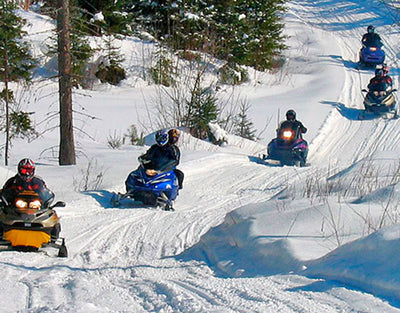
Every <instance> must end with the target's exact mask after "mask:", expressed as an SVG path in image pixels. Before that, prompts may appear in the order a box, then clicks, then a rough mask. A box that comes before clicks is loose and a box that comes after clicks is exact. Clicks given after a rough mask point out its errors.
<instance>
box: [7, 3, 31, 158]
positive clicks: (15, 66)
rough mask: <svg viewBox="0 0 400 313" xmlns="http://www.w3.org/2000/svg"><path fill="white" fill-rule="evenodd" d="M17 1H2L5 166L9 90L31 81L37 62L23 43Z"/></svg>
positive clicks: (10, 94) (8, 132)
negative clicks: (18, 83) (13, 85)
mask: <svg viewBox="0 0 400 313" xmlns="http://www.w3.org/2000/svg"><path fill="white" fill-rule="evenodd" d="M16 10H17V4H16V2H15V1H0V16H1V19H0V81H1V82H3V83H4V85H5V88H4V90H3V92H2V95H3V96H2V99H3V100H4V101H5V108H6V123H5V124H6V127H5V131H6V145H5V165H7V164H8V150H9V144H10V103H11V102H12V100H13V97H12V92H11V90H10V89H9V83H10V82H13V81H14V82H16V81H29V80H30V78H31V72H30V71H31V69H32V68H33V67H34V64H35V61H34V59H33V58H32V56H31V55H30V53H29V47H28V45H27V43H26V42H24V41H23V35H24V32H23V30H22V27H23V25H24V23H25V21H24V20H23V19H22V18H21V17H20V16H18V15H16V14H15V11H16Z"/></svg>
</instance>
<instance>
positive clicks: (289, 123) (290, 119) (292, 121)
mask: <svg viewBox="0 0 400 313" xmlns="http://www.w3.org/2000/svg"><path fill="white" fill-rule="evenodd" d="M285 128H291V129H294V130H297V129H298V130H299V131H300V132H299V137H301V134H305V133H306V132H307V128H306V127H304V125H303V123H302V122H300V121H298V120H296V112H295V111H294V110H292V109H291V110H288V111H287V112H286V121H283V122H281V124H280V125H279V128H278V129H277V132H278V135H279V131H280V130H281V129H285Z"/></svg>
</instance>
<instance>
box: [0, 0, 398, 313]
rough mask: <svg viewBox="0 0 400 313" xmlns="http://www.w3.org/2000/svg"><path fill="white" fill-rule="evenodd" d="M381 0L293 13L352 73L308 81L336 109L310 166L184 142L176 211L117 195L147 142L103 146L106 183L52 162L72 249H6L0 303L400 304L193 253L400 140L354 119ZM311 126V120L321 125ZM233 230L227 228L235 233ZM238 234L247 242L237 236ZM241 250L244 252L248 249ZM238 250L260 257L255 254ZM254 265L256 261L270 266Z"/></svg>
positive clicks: (253, 307)
mask: <svg viewBox="0 0 400 313" xmlns="http://www.w3.org/2000/svg"><path fill="white" fill-rule="evenodd" d="M373 3H375V2H372V1H366V3H365V6H360V5H359V3H358V2H357V3H356V2H353V1H338V0H336V1H333V0H331V1H323V2H321V1H300V0H299V1H291V2H290V3H289V12H288V15H289V16H290V19H291V20H293V21H296V23H298V24H296V27H297V26H298V25H300V24H304V25H305V26H304V29H306V30H307V31H309V32H311V33H312V32H315V34H317V39H316V40H315V41H313V44H314V46H313V49H316V47H315V46H317V45H316V41H317V40H324V43H325V44H326V43H327V42H329V43H330V44H332V45H333V44H336V45H335V51H338V50H340V55H339V54H334V55H325V54H324V55H320V54H319V53H315V51H308V52H309V53H310V55H311V54H313V53H314V55H313V57H312V58H310V59H311V62H310V63H312V64H311V65H310V68H311V69H312V70H313V69H315V68H316V67H322V68H324V69H325V71H326V73H329V72H330V71H332V72H333V71H334V72H335V73H338V72H340V73H342V77H343V80H342V81H340V82H334V84H330V83H331V78H330V77H325V80H324V81H323V82H322V83H321V85H322V86H326V89H323V90H318V88H316V86H314V85H312V84H309V85H306V86H304V88H305V89H306V90H305V93H308V94H309V95H310V98H309V101H310V102H311V101H320V104H321V105H325V106H327V107H328V109H327V110H328V111H331V112H330V114H329V115H328V117H327V119H326V120H323V118H324V116H313V114H312V113H310V114H309V116H311V117H312V118H315V119H322V120H318V121H315V125H320V127H318V129H317V130H312V129H311V130H310V139H311V149H310V155H309V156H310V158H309V162H310V163H311V166H310V167H305V168H294V167H283V168H281V167H273V166H271V167H270V166H265V165H263V164H259V163H257V162H254V160H252V159H251V158H250V157H249V154H248V153H246V152H245V150H243V152H242V153H240V152H238V149H230V148H229V147H227V148H226V149H221V150H218V151H216V152H214V151H213V152H212V151H207V150H206V151H191V150H190V149H185V150H183V151H182V152H183V153H182V154H183V157H182V164H181V165H180V168H181V169H182V170H183V171H184V173H185V181H184V189H183V190H182V191H181V192H180V195H179V197H178V199H177V201H176V205H175V207H176V211H175V212H163V211H159V210H156V209H152V208H146V207H143V206H142V205H140V204H139V205H138V204H134V203H132V201H130V200H129V199H128V200H127V201H126V202H124V203H123V204H122V205H121V207H120V208H113V207H111V206H110V205H109V200H110V198H111V193H112V192H118V191H120V192H123V191H124V185H123V181H124V180H125V177H126V176H127V175H128V169H132V166H133V165H136V164H132V163H133V162H132V160H136V158H137V157H138V156H139V155H140V153H142V151H141V150H140V149H127V150H124V151H122V152H110V150H109V149H108V150H106V149H105V150H101V149H100V148H99V147H97V146H96V147H95V148H94V149H93V150H94V151H95V152H93V154H95V155H101V156H102V157H103V162H107V161H108V160H106V159H107V156H110V158H111V160H110V162H109V164H110V168H111V169H112V173H111V174H110V176H109V177H113V178H115V177H118V180H117V179H115V180H112V181H110V182H107V184H108V185H107V187H106V189H105V190H94V191H88V192H86V193H76V192H73V191H72V188H71V185H72V183H71V180H72V178H71V177H72V174H73V169H72V168H51V167H49V168H46V167H45V166H42V170H43V172H45V174H46V175H43V176H46V177H48V178H49V181H50V183H53V184H54V185H55V189H56V190H55V191H56V195H57V196H58V197H59V198H61V199H63V200H67V207H66V208H62V209H60V210H58V212H59V213H60V215H61V216H62V220H61V225H62V232H61V235H62V236H64V237H66V244H67V246H68V249H69V257H68V258H66V259H60V258H55V257H53V256H54V252H52V251H47V252H45V253H19V252H9V251H7V252H2V253H0V265H1V267H2V273H3V284H2V285H1V286H0V295H2V296H1V297H0V307H1V308H2V312H53V311H57V312H85V313H86V312H249V313H250V312H251V313H253V312H263V313H265V312H271V313H276V312H281V313H293V312H299V313H300V312H309V313H313V312H315V313H321V312H326V313H334V312H371V313H372V312H399V310H398V309H397V308H396V307H395V306H392V305H391V304H390V303H388V302H387V301H385V300H382V299H380V298H377V297H375V296H373V295H371V294H368V293H365V292H363V291H362V290H357V289H355V288H352V287H348V286H345V285H341V284H337V283H334V282H331V281H325V280H319V279H310V278H306V277H303V276H300V275H296V274H294V273H293V271H292V270H291V269H290V268H287V269H286V271H284V272H282V273H281V274H279V275H269V276H267V275H262V274H260V273H258V274H257V272H256V273H255V274H254V275H252V276H251V277H240V272H238V273H237V275H228V274H227V273H225V275H224V274H221V273H219V272H217V271H214V269H216V268H224V266H225V267H226V266H227V265H226V264H215V263H213V261H212V259H211V258H208V257H207V256H205V255H204V256H203V258H204V259H203V260H202V261H199V260H197V259H196V258H195V256H194V255H191V254H190V251H189V250H190V249H189V248H191V247H193V246H195V245H201V244H202V243H203V242H202V241H201V238H202V237H203V236H204V235H205V234H209V235H210V234H211V235H212V232H211V231H210V230H211V229H213V228H215V227H217V226H219V225H221V224H222V223H223V222H224V221H225V219H227V218H228V217H227V216H228V215H229V214H228V213H230V212H232V211H234V210H235V209H238V208H241V207H243V206H246V205H249V204H257V203H265V202H266V201H267V200H269V199H271V198H273V197H275V196H277V195H280V194H281V193H282V192H283V191H285V190H286V189H287V188H288V186H291V185H294V186H296V182H299V181H302V180H304V178H306V177H310V176H312V175H314V173H315V170H318V169H320V168H325V167H327V166H329V163H330V162H332V163H335V162H339V161H340V166H350V165H351V164H353V162H355V161H357V160H360V159H362V158H365V157H368V156H369V155H370V154H371V153H372V152H373V151H376V150H386V149H389V150H390V149H395V147H394V146H395V145H396V144H397V143H398V142H399V139H400V138H399V137H398V136H399V135H398V134H397V133H396V132H395V130H396V127H397V126H398V123H399V121H398V120H394V121H388V120H381V119H374V120H365V121H358V120H356V118H355V116H356V113H357V112H358V111H359V110H361V109H362V97H361V92H360V90H361V89H362V88H364V86H365V85H366V83H367V82H368V80H369V78H370V76H372V73H370V72H368V71H358V70H357V69H356V67H355V66H356V61H357V52H358V49H359V38H360V36H361V33H359V31H360V23H361V22H360V18H367V17H368V18H369V16H370V15H371V17H373V14H372V13H368V12H370V8H368V6H369V5H371V4H373ZM350 8H352V10H349V9H350ZM376 21H378V19H377V20H376ZM324 35H326V37H327V39H326V38H323V36H324ZM383 35H385V33H383ZM385 38H386V36H385ZM386 39H387V42H386V45H385V47H386V48H387V52H388V54H389V57H390V58H391V59H395V56H394V51H395V50H396V49H395V48H394V47H391V41H390V40H389V38H386ZM305 49H307V47H306V46H305ZM311 50H312V49H311ZM318 52H319V51H318ZM316 60H319V61H316ZM306 62H307V61H306ZM390 65H392V66H393V64H390ZM332 68H333V69H332ZM326 69H329V70H326ZM337 77H338V76H335V78H337ZM321 85H318V86H321ZM329 86H331V88H330V89H329ZM294 92H297V90H295V91H294ZM321 96H323V97H322V98H321ZM286 97H288V98H287V99H286V100H287V101H289V100H290V101H295V100H296V97H295V96H294V95H291V94H290V92H288V95H286ZM290 97H291V98H290ZM324 97H326V98H324ZM312 105H315V103H310V108H305V109H304V112H305V113H306V112H307V110H310V111H312V110H313V108H315V107H313V106H312ZM317 105H318V104H317ZM332 107H333V108H332ZM309 124H310V125H307V126H308V127H309V128H312V127H313V126H314V125H312V123H309ZM312 134H314V135H312ZM349 142H351V143H354V142H357V144H351V145H349V144H348V143H349ZM88 146H90V145H88ZM339 156H340V158H339ZM107 164H108V163H107ZM129 164H130V165H129ZM46 170H47V172H46ZM47 174H49V175H47ZM111 175H112V176H111ZM50 183H49V185H51V184H50ZM266 209H267V208H266ZM287 209H288V208H285V207H283V208H282V210H283V211H284V210H287ZM232 222H233V223H234V221H232ZM266 222H267V223H268V222H269V221H266ZM225 235H226V236H227V237H229V233H228V234H225ZM217 240H218V238H217ZM230 244H231V245H232V246H233V247H234V246H235V244H237V243H235V242H234V236H232V242H231V243H230ZM304 249H306V247H305V248H304ZM184 252H186V254H185V253H184ZM237 252H238V253H239V254H240V252H241V251H240V249H237ZM182 255H185V256H184V257H182ZM235 257H238V258H242V259H244V260H246V258H247V257H248V258H249V259H251V257H250V256H248V255H236V256H235ZM233 260H234V259H233ZM282 261H283V260H282ZM251 266H253V267H254V268H255V271H256V270H257V268H258V267H257V266H262V264H261V265H258V264H251ZM271 270H272V269H271ZM260 272H261V271H260Z"/></svg>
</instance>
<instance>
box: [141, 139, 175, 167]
mask: <svg viewBox="0 0 400 313" xmlns="http://www.w3.org/2000/svg"><path fill="white" fill-rule="evenodd" d="M179 160H180V151H179V148H178V147H177V146H175V145H170V144H167V145H165V146H159V145H157V144H154V145H152V146H151V147H150V149H149V150H147V152H146V153H145V154H143V155H142V156H140V157H139V161H140V162H141V163H142V164H143V166H144V168H146V169H154V170H156V171H163V172H164V171H171V170H173V169H174V168H175V167H176V166H177V165H178V164H179Z"/></svg>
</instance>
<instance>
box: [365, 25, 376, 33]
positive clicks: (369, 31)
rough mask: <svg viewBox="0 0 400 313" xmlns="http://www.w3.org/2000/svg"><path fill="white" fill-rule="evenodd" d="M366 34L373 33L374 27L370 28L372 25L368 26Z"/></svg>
mask: <svg viewBox="0 0 400 313" xmlns="http://www.w3.org/2000/svg"><path fill="white" fill-rule="evenodd" d="M367 32H368V33H369V34H372V33H373V32H375V27H374V26H372V25H369V26H368V27H367Z"/></svg>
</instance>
